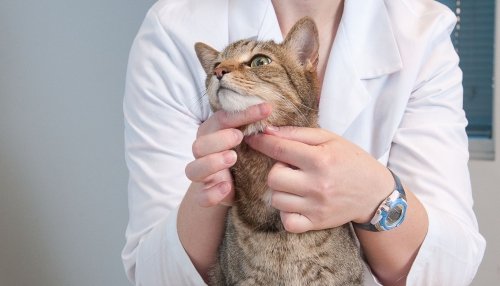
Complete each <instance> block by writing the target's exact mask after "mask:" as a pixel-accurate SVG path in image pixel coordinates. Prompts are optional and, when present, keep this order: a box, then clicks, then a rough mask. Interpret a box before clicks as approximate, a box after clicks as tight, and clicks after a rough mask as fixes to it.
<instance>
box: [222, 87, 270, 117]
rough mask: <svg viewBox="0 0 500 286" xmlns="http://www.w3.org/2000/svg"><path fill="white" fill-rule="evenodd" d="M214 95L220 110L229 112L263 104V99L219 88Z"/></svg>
mask: <svg viewBox="0 0 500 286" xmlns="http://www.w3.org/2000/svg"><path fill="white" fill-rule="evenodd" d="M216 94H217V100H218V102H219V104H220V106H221V108H222V109H223V110H225V111H230V112H236V111H242V110H245V109H247V108H248V107H250V106H252V105H256V104H259V103H262V102H264V99H262V98H260V97H258V96H255V95H246V94H241V93H239V92H237V91H234V90H232V89H229V88H225V87H220V88H219V90H217V93H216Z"/></svg>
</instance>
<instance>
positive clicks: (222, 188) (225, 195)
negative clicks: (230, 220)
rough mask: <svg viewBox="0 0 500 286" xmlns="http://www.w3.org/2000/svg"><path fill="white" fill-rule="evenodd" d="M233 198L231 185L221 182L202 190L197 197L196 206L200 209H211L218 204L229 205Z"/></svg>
mask: <svg viewBox="0 0 500 286" xmlns="http://www.w3.org/2000/svg"><path fill="white" fill-rule="evenodd" d="M233 196H234V192H232V185H231V183H230V182H227V181H223V182H219V183H217V184H215V185H213V186H211V187H209V188H206V189H204V190H202V191H201V193H200V195H199V196H198V204H199V205H200V206H202V207H212V206H216V205H218V204H224V205H230V203H232V200H233V199H232V197H233Z"/></svg>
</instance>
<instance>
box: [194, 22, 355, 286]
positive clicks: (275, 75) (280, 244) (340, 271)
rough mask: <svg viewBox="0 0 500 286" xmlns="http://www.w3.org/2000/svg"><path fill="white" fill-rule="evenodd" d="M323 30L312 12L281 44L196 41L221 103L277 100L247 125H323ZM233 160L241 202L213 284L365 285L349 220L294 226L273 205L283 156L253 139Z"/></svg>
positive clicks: (236, 105) (212, 98)
mask: <svg viewBox="0 0 500 286" xmlns="http://www.w3.org/2000/svg"><path fill="white" fill-rule="evenodd" d="M318 47H319V40H318V32H317V28H316V25H315V24H314V22H313V21H312V20H311V19H309V18H303V19H301V20H300V21H298V22H297V23H296V24H295V25H294V27H293V28H292V29H291V31H290V32H289V33H288V35H287V36H286V38H285V40H284V41H283V43H281V44H276V43H275V42H273V41H267V42H260V41H253V40H241V41H238V42H235V43H233V44H230V45H229V46H228V47H227V48H225V49H224V50H223V51H222V52H218V51H217V50H215V49H213V48H211V47H210V46H208V45H206V44H203V43H196V45H195V50H196V54H197V56H198V58H199V60H200V62H201V64H202V66H203V68H204V70H205V72H206V73H207V79H206V86H207V94H208V98H209V102H210V106H211V108H212V110H213V111H217V110H221V109H222V110H226V111H239V110H243V109H245V108H247V107H248V106H250V105H254V104H258V103H261V102H270V103H271V104H272V106H273V112H272V114H271V116H269V117H268V118H267V119H265V120H262V121H260V122H257V123H254V124H250V125H248V126H244V127H242V131H243V133H244V134H245V135H250V134H254V133H257V132H260V131H262V130H263V129H264V128H265V126H266V125H272V126H285V125H294V126H304V127H318V122H317V121H318V114H317V110H318V101H319V87H318V81H317V76H316V67H317V63H318ZM236 152H237V154H238V161H237V163H236V164H235V165H234V167H232V168H231V172H232V175H233V178H234V187H235V192H236V193H235V202H234V206H233V207H232V208H231V210H230V211H229V213H228V216H227V220H226V233H225V236H224V239H223V242H222V244H221V246H220V248H219V253H218V261H217V263H216V265H215V266H214V268H213V270H212V273H211V281H210V284H211V285H268V286H274V285H286V286H293V285H308V286H311V285H343V286H345V285H361V284H362V282H363V281H362V280H363V279H362V277H363V266H362V260H361V257H360V253H359V248H358V246H357V244H356V240H355V236H354V234H353V232H352V229H351V227H350V225H349V224H346V225H343V226H341V227H338V228H334V229H327V230H320V231H309V232H306V233H302V234H293V233H289V232H287V231H286V230H285V229H284V227H283V224H282V222H281V220H280V215H279V211H277V210H276V209H274V208H272V207H271V206H270V201H269V198H270V195H269V194H270V191H269V190H268V186H267V185H266V181H267V175H268V173H269V171H270V169H271V167H272V166H273V164H274V163H275V161H274V160H273V159H271V158H269V157H267V156H264V155H263V154H261V153H259V152H257V151H254V150H253V149H251V148H250V147H249V146H248V145H246V144H245V142H242V143H241V144H240V145H239V146H238V147H237V148H236Z"/></svg>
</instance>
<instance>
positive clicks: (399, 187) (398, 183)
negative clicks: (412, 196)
mask: <svg viewBox="0 0 500 286" xmlns="http://www.w3.org/2000/svg"><path fill="white" fill-rule="evenodd" d="M387 170H389V172H391V175H392V177H393V178H394V185H395V187H394V191H398V192H399V195H400V197H401V198H403V199H404V200H405V201H406V193H405V190H404V188H403V184H401V180H400V179H399V177H398V176H396V174H394V172H393V171H392V170H391V169H389V168H387ZM393 193H394V192H392V193H391V195H392V194H393ZM391 195H389V197H390V196H391ZM389 197H387V198H385V199H384V200H383V201H382V203H380V205H379V207H378V208H377V211H376V214H375V216H374V217H373V218H372V219H371V220H370V222H368V223H355V222H353V223H352V224H353V225H354V226H356V227H358V228H361V229H364V230H369V231H373V232H379V231H384V229H381V228H377V224H376V223H375V224H374V223H373V220H374V219H375V217H376V216H377V215H378V212H379V210H380V209H381V208H383V207H384V206H385V204H386V202H387V200H388V199H389Z"/></svg>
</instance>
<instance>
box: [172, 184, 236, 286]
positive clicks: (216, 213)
mask: <svg viewBox="0 0 500 286" xmlns="http://www.w3.org/2000/svg"><path fill="white" fill-rule="evenodd" d="M197 187H199V185H197V184H196V183H192V184H191V186H190V187H189V189H188V191H187V193H186V195H185V197H184V199H183V200H182V203H181V205H180V207H179V214H178V218H177V231H178V235H179V239H180V241H181V243H182V245H183V247H184V249H185V250H186V252H187V254H188V255H189V257H190V259H191V261H192V262H193V265H194V266H195V267H196V269H197V270H198V272H199V273H200V275H201V276H202V277H203V279H204V280H205V281H207V278H208V276H207V275H208V271H209V269H210V267H211V266H212V265H213V264H214V262H215V260H216V253H217V248H218V247H219V244H220V242H221V241H222V237H223V233H224V221H225V217H226V214H227V210H228V207H226V206H223V205H217V206H213V207H210V208H207V207H201V206H200V205H199V203H198V201H197V200H196V197H195V196H194V193H195V188H197ZM200 238H202V239H200Z"/></svg>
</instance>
